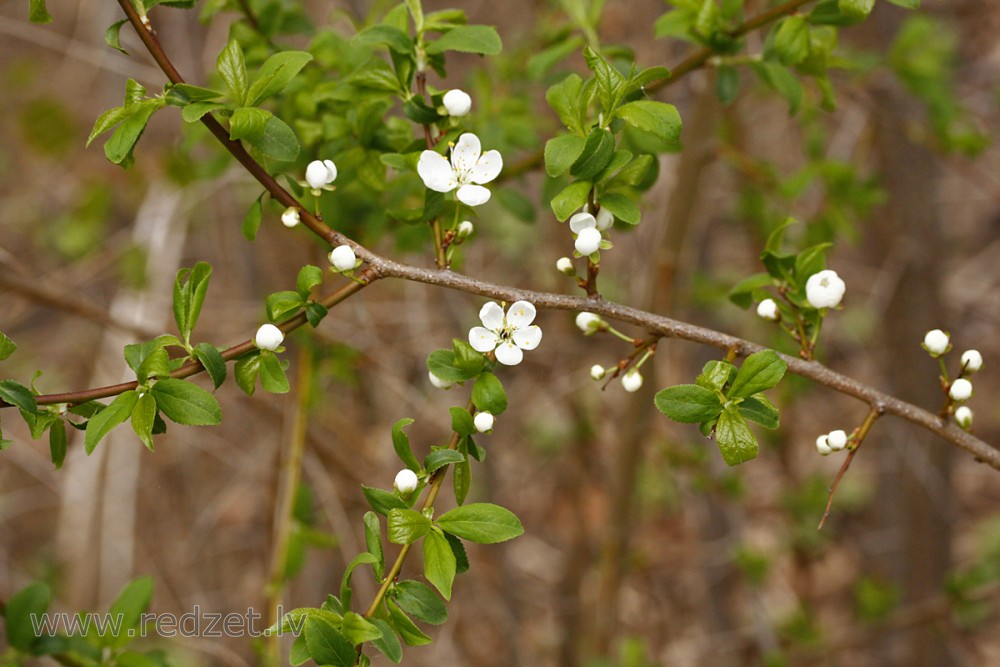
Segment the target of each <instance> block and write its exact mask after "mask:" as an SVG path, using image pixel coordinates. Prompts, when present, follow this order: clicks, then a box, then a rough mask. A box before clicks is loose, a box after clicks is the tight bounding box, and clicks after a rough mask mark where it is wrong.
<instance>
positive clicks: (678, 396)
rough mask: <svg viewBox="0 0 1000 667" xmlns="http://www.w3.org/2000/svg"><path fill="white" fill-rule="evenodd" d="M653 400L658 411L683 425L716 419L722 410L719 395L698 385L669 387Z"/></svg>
mask: <svg viewBox="0 0 1000 667" xmlns="http://www.w3.org/2000/svg"><path fill="white" fill-rule="evenodd" d="M653 400H654V402H655V403H656V409H657V410H659V411H660V412H662V413H663V414H665V415H666V416H667V417H670V418H671V419H673V420H674V421H676V422H681V423H682V424H697V423H699V422H704V421H708V420H710V419H714V418H715V416H716V415H718V414H719V411H720V410H722V404H721V403H720V402H719V396H718V394H716V393H715V392H714V391H711V390H710V389H706V388H704V387H699V386H698V385H696V384H679V385H677V386H674V387H667V388H666V389H664V390H662V391H660V392H658V393H657V394H656V397H655V398H654V399H653Z"/></svg>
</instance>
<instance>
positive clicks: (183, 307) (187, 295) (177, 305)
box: [174, 262, 212, 343]
mask: <svg viewBox="0 0 1000 667" xmlns="http://www.w3.org/2000/svg"><path fill="white" fill-rule="evenodd" d="M211 279H212V265H211V264H209V263H207V262H198V263H197V264H195V265H194V268H193V269H181V270H180V271H178V272H177V278H176V279H175V280H174V321H175V322H176V323H177V329H178V330H179V331H180V332H181V336H183V337H184V342H185V343H187V342H188V341H190V340H191V332H192V331H194V327H195V324H197V323H198V316H199V315H201V307H202V304H204V303H205V294H206V293H207V292H208V284H209V282H210V281H211Z"/></svg>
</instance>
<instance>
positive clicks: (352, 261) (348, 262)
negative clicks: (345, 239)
mask: <svg viewBox="0 0 1000 667" xmlns="http://www.w3.org/2000/svg"><path fill="white" fill-rule="evenodd" d="M330 263H331V264H333V268H335V269H337V270H338V271H340V272H341V273H343V272H344V271H350V270H351V269H353V268H354V267H355V266H356V265H357V263H358V258H357V257H356V256H355V255H354V250H353V249H352V248H351V246H349V245H346V244H345V245H339V246H337V247H336V248H334V249H333V250H331V251H330Z"/></svg>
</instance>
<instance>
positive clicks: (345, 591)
mask: <svg viewBox="0 0 1000 667" xmlns="http://www.w3.org/2000/svg"><path fill="white" fill-rule="evenodd" d="M369 514H371V512H369ZM380 550H381V545H380ZM378 561H379V558H378V557H377V556H376V555H375V554H372V553H368V552H367V551H366V552H363V553H360V554H358V555H357V556H355V557H354V560H352V561H351V562H350V564H349V565H348V566H347V569H346V570H344V574H343V576H342V577H341V578H340V601H341V604H343V605H344V607H347V608H350V606H351V575H353V574H354V570H355V569H357V568H358V567H359V566H360V565H374V564H375V563H377V562H378ZM355 643H360V642H355Z"/></svg>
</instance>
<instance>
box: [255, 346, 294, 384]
mask: <svg viewBox="0 0 1000 667" xmlns="http://www.w3.org/2000/svg"><path fill="white" fill-rule="evenodd" d="M260 386H262V387H263V388H264V391H269V392H271V393H272V394H287V393H288V390H289V389H290V388H291V387H290V386H289V384H288V376H286V375H285V369H284V368H282V367H281V360H280V359H278V355H276V354H275V353H274V352H270V351H267V350H265V351H262V352H261V353H260Z"/></svg>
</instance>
